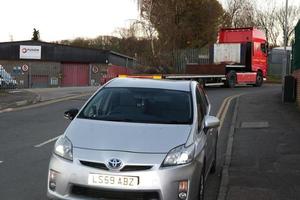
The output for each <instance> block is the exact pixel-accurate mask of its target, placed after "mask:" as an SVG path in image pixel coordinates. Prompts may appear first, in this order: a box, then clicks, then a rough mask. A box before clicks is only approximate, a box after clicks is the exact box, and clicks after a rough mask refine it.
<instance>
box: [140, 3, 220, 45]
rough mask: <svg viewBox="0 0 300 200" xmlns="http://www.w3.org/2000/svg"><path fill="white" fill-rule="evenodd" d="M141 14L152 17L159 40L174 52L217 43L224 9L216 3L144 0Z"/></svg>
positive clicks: (151, 21)
mask: <svg viewBox="0 0 300 200" xmlns="http://www.w3.org/2000/svg"><path fill="white" fill-rule="evenodd" d="M150 10H151V12H150ZM141 12H142V16H145V14H144V13H147V14H149V13H150V16H147V18H148V19H149V20H150V23H151V24H152V25H153V26H154V28H155V29H156V30H157V33H158V38H159V39H160V41H162V44H163V46H164V47H165V48H166V49H169V50H172V49H179V48H187V47H201V46H204V45H207V44H209V43H212V42H214V40H215V39H216V36H217V30H218V28H219V25H220V21H221V18H222V15H223V8H222V6H221V5H220V3H219V2H218V1H217V0H156V1H154V0H143V4H142V8H141Z"/></svg>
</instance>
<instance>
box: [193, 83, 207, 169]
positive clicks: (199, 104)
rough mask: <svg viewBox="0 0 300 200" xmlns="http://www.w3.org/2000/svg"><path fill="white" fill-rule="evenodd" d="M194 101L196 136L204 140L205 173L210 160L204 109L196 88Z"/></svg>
mask: <svg viewBox="0 0 300 200" xmlns="http://www.w3.org/2000/svg"><path fill="white" fill-rule="evenodd" d="M196 100H197V115H198V135H199V136H200V137H203V138H205V157H206V165H205V171H207V170H208V167H209V164H210V160H207V159H208V158H209V156H210V152H209V148H208V147H209V143H208V137H207V131H206V130H205V129H204V117H205V109H204V106H203V102H202V98H201V94H200V91H199V89H198V87H197V88H196Z"/></svg>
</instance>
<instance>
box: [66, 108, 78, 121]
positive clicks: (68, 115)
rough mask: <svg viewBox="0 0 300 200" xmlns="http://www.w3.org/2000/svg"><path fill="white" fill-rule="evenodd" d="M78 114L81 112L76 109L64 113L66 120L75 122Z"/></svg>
mask: <svg viewBox="0 0 300 200" xmlns="http://www.w3.org/2000/svg"><path fill="white" fill-rule="evenodd" d="M78 112H79V110H78V109H75V108H73V109H70V110H68V111H66V112H65V113H64V117H65V118H66V119H69V120H73V119H74V118H75V117H76V115H77V114H78Z"/></svg>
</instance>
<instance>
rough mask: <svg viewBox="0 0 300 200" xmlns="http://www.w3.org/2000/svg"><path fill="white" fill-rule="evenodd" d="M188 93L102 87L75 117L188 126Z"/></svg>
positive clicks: (189, 104)
mask: <svg viewBox="0 0 300 200" xmlns="http://www.w3.org/2000/svg"><path fill="white" fill-rule="evenodd" d="M191 102H192V100H191V95H190V93H189V92H184V91H175V90H163V89H148V88H105V89H102V90H100V92H99V93H98V94H96V95H95V96H94V98H93V99H92V100H91V101H90V102H89V103H88V104H87V105H86V106H85V108H84V109H83V110H82V112H81V113H80V114H79V118H88V119H95V120H105V121H124V122H140V123H166V124H191V123H192V118H193V112H192V103H191Z"/></svg>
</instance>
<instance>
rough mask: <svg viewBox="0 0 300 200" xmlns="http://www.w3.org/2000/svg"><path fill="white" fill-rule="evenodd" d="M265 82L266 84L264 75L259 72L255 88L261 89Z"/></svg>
mask: <svg viewBox="0 0 300 200" xmlns="http://www.w3.org/2000/svg"><path fill="white" fill-rule="evenodd" d="M263 82H264V77H263V74H262V73H261V72H260V71H259V72H257V75H256V83H255V84H254V86H255V87H261V86H262V84H263Z"/></svg>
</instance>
